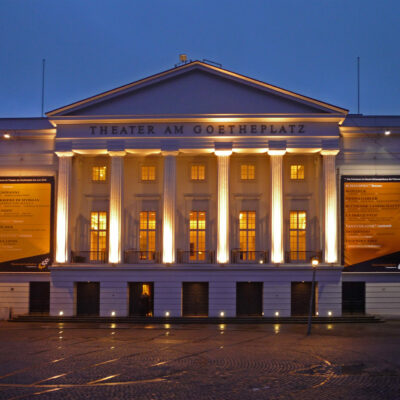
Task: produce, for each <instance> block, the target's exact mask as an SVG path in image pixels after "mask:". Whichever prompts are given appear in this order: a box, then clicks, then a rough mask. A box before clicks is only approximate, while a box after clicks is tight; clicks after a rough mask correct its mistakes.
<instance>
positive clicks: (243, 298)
mask: <svg viewBox="0 0 400 400" xmlns="http://www.w3.org/2000/svg"><path fill="white" fill-rule="evenodd" d="M262 296H263V284H262V282H236V315H237V316H238V317H250V316H261V315H262Z"/></svg>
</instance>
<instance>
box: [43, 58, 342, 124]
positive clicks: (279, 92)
mask: <svg viewBox="0 0 400 400" xmlns="http://www.w3.org/2000/svg"><path fill="white" fill-rule="evenodd" d="M194 70H197V71H203V72H207V73H209V74H213V75H214V76H219V77H221V78H224V79H226V80H231V81H235V82H237V83H240V84H242V85H246V86H248V87H253V88H257V89H260V90H262V91H265V92H267V93H268V92H269V93H270V94H271V93H273V94H274V95H276V96H280V97H282V98H286V99H291V100H292V101H296V102H298V103H299V104H300V103H303V104H304V105H308V106H312V107H315V108H316V109H320V110H322V112H325V113H326V112H327V113H336V114H340V115H346V114H347V113H348V110H346V109H344V108H340V107H337V106H334V105H331V104H329V103H326V102H323V101H319V100H316V99H313V98H311V97H307V96H303V95H301V94H298V93H295V92H292V91H289V90H286V89H283V88H280V87H278V86H274V85H270V84H268V83H265V82H262V81H259V80H256V79H252V78H249V77H247V76H245V75H240V74H237V73H235V72H232V71H229V70H226V69H222V68H219V67H216V66H214V65H210V64H207V63H204V62H201V61H193V62H190V63H187V64H184V65H181V66H179V67H176V68H173V69H169V70H167V71H164V72H160V73H158V74H155V75H152V76H149V77H147V78H144V79H140V80H138V81H135V82H132V83H129V84H127V85H123V86H120V87H118V88H115V89H112V90H109V91H106V92H103V93H100V94H97V95H95V96H91V97H89V98H86V99H83V100H80V101H77V102H74V103H72V104H69V105H66V106H64V107H60V108H57V109H55V110H52V111H49V112H48V113H47V114H46V115H47V116H49V117H50V118H52V117H57V116H65V115H68V114H69V113H71V112H76V111H78V110H81V109H84V108H87V107H88V106H92V105H94V104H99V103H100V102H104V101H109V100H111V99H114V98H115V97H117V96H123V95H126V94H127V93H131V92H133V91H135V90H138V89H139V90H140V89H143V88H144V87H149V86H150V85H155V84H158V83H160V82H165V81H166V80H168V79H171V78H176V77H177V76H182V75H183V74H186V73H188V72H191V71H194Z"/></svg>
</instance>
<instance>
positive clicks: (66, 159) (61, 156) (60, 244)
mask: <svg viewBox="0 0 400 400" xmlns="http://www.w3.org/2000/svg"><path fill="white" fill-rule="evenodd" d="M56 154H57V156H58V180H57V237H56V262H58V263H66V262H68V261H69V244H68V218H69V198H70V187H71V167H72V156H73V155H74V154H73V153H72V152H71V151H67V152H57V153H56Z"/></svg>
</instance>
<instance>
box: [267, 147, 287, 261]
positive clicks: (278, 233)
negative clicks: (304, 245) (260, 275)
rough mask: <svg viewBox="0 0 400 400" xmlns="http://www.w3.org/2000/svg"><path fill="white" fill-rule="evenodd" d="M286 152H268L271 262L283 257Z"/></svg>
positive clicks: (282, 259) (281, 259) (280, 259)
mask: <svg viewBox="0 0 400 400" xmlns="http://www.w3.org/2000/svg"><path fill="white" fill-rule="evenodd" d="M285 153H286V150H269V151H268V154H269V155H270V159H271V262H273V263H276V264H279V263H282V262H283V261H284V257H283V168H282V162H283V155H284V154H285Z"/></svg>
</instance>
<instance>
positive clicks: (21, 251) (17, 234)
mask: <svg viewBox="0 0 400 400" xmlns="http://www.w3.org/2000/svg"><path fill="white" fill-rule="evenodd" d="M53 191H54V178H52V177H24V178H11V177H10V178H4V177H1V178H0V270H2V271H43V270H46V269H47V267H48V266H49V265H50V264H51V262H52V253H53V251H52V247H53V246H52V244H53V243H52V238H53V197H54V196H53Z"/></svg>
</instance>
